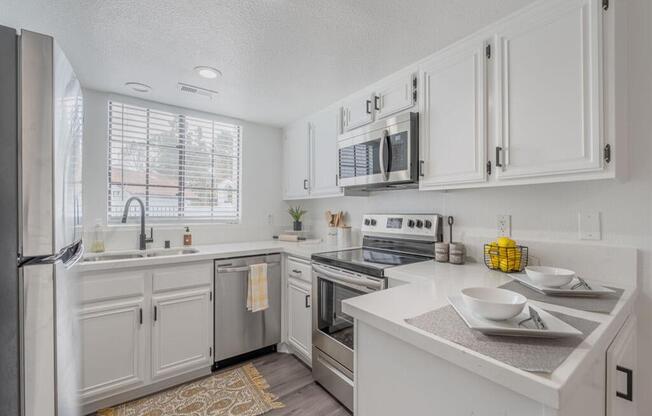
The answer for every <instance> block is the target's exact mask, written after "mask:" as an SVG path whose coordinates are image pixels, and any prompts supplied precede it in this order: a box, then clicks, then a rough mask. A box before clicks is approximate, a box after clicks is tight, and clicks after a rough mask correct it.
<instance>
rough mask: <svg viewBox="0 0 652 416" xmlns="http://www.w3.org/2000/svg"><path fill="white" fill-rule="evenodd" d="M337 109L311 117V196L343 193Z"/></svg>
mask: <svg viewBox="0 0 652 416" xmlns="http://www.w3.org/2000/svg"><path fill="white" fill-rule="evenodd" d="M338 121H339V119H338V112H337V110H326V111H322V112H319V113H317V114H315V115H314V116H312V117H311V118H310V121H309V124H310V133H311V136H310V140H311V141H310V161H311V163H310V196H337V195H341V194H342V191H341V188H340V187H339V186H338V181H339V180H338V176H337V170H338V169H337V124H338Z"/></svg>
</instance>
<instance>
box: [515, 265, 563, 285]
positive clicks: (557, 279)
mask: <svg viewBox="0 0 652 416" xmlns="http://www.w3.org/2000/svg"><path fill="white" fill-rule="evenodd" d="M525 273H527V275H528V277H529V278H530V279H531V280H532V281H533V282H534V283H536V284H538V285H541V286H546V287H561V286H564V285H567V284H569V283H570V282H571V280H573V278H574V277H575V272H574V271H572V270H567V269H560V268H559V267H546V266H528V267H526V268H525Z"/></svg>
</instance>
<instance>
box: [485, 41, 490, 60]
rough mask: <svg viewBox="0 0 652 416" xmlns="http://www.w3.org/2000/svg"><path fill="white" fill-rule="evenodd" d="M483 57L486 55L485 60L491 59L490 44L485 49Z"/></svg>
mask: <svg viewBox="0 0 652 416" xmlns="http://www.w3.org/2000/svg"><path fill="white" fill-rule="evenodd" d="M485 55H487V59H491V44H489V45H487V46H486V47H485Z"/></svg>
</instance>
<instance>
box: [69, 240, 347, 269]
mask: <svg viewBox="0 0 652 416" xmlns="http://www.w3.org/2000/svg"><path fill="white" fill-rule="evenodd" d="M192 248H193V249H196V250H197V253H192V254H180V255H171V256H157V257H143V258H130V259H122V260H105V261H89V262H83V261H82V262H79V263H77V265H75V268H76V270H78V271H81V272H86V271H93V270H106V269H122V268H131V267H146V266H155V265H164V264H178V263H186V262H194V261H201V260H213V259H223V258H228V257H241V256H255V255H260V254H272V253H285V254H288V255H290V256H295V257H300V258H303V259H307V260H310V256H312V255H313V254H314V253H321V252H326V251H334V250H338V249H341V248H338V247H337V246H333V245H329V244H326V243H324V242H322V241H321V240H305V241H299V242H287V241H276V240H265V241H249V242H240V243H223V244H211V245H197V246H192ZM138 252H139V251H138V250H128V251H113V252H111V254H120V253H124V254H128V253H138Z"/></svg>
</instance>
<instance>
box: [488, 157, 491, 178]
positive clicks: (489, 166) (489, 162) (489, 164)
mask: <svg viewBox="0 0 652 416" xmlns="http://www.w3.org/2000/svg"><path fill="white" fill-rule="evenodd" d="M487 175H491V160H490V161H488V162H487Z"/></svg>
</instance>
